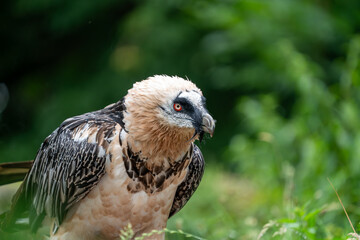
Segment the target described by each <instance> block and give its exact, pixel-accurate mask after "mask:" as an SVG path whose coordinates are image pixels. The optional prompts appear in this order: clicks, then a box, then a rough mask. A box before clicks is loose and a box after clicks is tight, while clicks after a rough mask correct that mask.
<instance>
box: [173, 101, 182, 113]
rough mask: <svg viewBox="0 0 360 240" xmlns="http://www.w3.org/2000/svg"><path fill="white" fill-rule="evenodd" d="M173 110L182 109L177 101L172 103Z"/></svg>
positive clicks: (178, 110)
mask: <svg viewBox="0 0 360 240" xmlns="http://www.w3.org/2000/svg"><path fill="white" fill-rule="evenodd" d="M174 110H175V111H177V112H180V111H181V110H182V106H181V105H180V104H179V103H174Z"/></svg>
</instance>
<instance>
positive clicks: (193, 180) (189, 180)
mask: <svg viewBox="0 0 360 240" xmlns="http://www.w3.org/2000/svg"><path fill="white" fill-rule="evenodd" d="M204 166H205V161H204V157H203V155H202V153H201V151H200V149H199V148H198V146H196V145H195V144H193V154H192V160H191V162H190V164H189V167H188V172H187V174H186V177H185V179H184V181H183V182H182V183H181V184H180V185H179V186H178V188H177V190H176V193H175V197H174V202H173V205H172V207H171V210H170V214H169V218H170V217H171V216H173V215H174V214H175V213H177V212H178V211H180V209H181V208H183V207H184V206H185V204H186V203H187V201H189V199H190V198H191V196H192V195H193V193H194V192H195V190H196V189H197V187H198V186H199V184H200V181H201V178H202V176H203V173H204Z"/></svg>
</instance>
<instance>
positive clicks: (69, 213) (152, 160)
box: [3, 76, 215, 240]
mask: <svg viewBox="0 0 360 240" xmlns="http://www.w3.org/2000/svg"><path fill="white" fill-rule="evenodd" d="M176 104H177V105H176ZM179 106H180V107H179ZM179 109H180V110H179ZM214 127H215V123H214V120H213V119H212V117H211V116H210V115H209V114H208V112H207V110H206V108H205V99H204V97H203V96H202V93H201V91H200V90H199V89H198V88H197V87H196V86H195V85H194V84H193V83H192V82H190V81H188V80H184V79H182V78H178V77H168V76H154V77H151V78H149V79H147V80H144V81H141V82H138V83H136V84H134V86H133V88H132V89H130V90H129V91H128V94H127V95H126V96H125V97H124V98H123V99H122V100H120V101H119V102H117V103H115V104H112V105H109V106H108V107H106V108H104V109H102V110H99V111H95V112H91V113H86V114H83V115H80V116H76V117H73V118H69V119H67V120H65V121H64V122H63V123H62V124H61V125H60V127H59V128H57V129H56V130H55V131H54V132H53V133H52V134H51V135H50V136H48V137H47V138H46V139H45V141H44V142H43V144H42V145H41V147H40V149H39V151H38V154H37V156H36V159H35V161H34V164H33V166H32V168H31V170H30V172H29V173H28V175H27V176H26V178H25V180H24V182H23V184H22V185H21V187H20V189H19V190H18V192H17V194H16V195H15V197H14V199H13V206H12V209H11V211H10V212H9V213H8V214H7V215H6V219H5V220H6V221H5V222H4V223H3V227H4V228H7V229H10V228H11V227H13V225H14V223H15V222H16V219H18V218H21V217H23V216H26V214H28V216H29V220H30V221H29V222H30V227H31V229H32V231H36V230H37V229H38V228H39V226H40V225H41V224H42V222H43V220H44V218H50V219H51V220H52V222H53V224H52V228H51V239H53V240H55V239H62V240H63V239H74V240H76V239H117V238H118V237H119V234H120V230H122V229H123V228H124V227H125V226H127V225H128V224H129V223H130V224H131V225H132V228H133V231H134V233H135V236H139V235H141V234H142V233H146V232H150V231H151V230H153V229H158V230H159V229H163V228H164V227H165V226H166V222H167V220H168V218H169V217H171V216H172V215H174V214H175V213H176V212H178V211H179V210H180V209H181V208H182V207H183V206H184V205H185V204H186V202H187V201H188V200H189V198H190V197H191V195H192V194H193V193H194V191H195V190H196V188H197V187H198V185H199V183H200V180H201V177H202V174H203V171H204V159H203V156H202V154H201V152H200V149H199V148H198V147H197V146H196V145H195V144H194V143H193V142H194V141H195V139H197V138H202V135H203V134H204V131H205V132H208V133H210V134H212V133H213V131H214ZM163 237H164V236H163V235H161V234H160V235H158V236H152V237H151V239H163Z"/></svg>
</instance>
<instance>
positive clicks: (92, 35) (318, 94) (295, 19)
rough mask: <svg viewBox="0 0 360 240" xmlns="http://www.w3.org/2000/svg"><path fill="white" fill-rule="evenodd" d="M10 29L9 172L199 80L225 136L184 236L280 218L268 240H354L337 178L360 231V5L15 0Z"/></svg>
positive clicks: (212, 153) (183, 221)
mask: <svg viewBox="0 0 360 240" xmlns="http://www.w3.org/2000/svg"><path fill="white" fill-rule="evenodd" d="M0 19H1V21H0V30H1V31H0V33H1V55H0V81H1V82H2V83H4V84H5V85H4V84H1V83H0V84H1V85H0V111H2V112H0V162H12V161H25V160H31V159H33V158H34V157H35V155H36V151H37V149H38V147H39V146H40V144H41V142H42V141H43V139H44V138H45V137H46V136H47V135H49V134H50V133H51V132H52V131H53V130H54V129H55V128H56V127H57V126H58V125H59V124H60V123H61V122H62V121H63V120H64V119H66V118H68V117H71V116H74V115H78V114H82V113H84V112H88V111H92V110H97V109H100V108H102V107H104V106H106V105H108V104H110V103H112V102H115V101H117V100H119V99H120V98H121V97H122V96H124V95H125V94H126V91H127V89H129V88H130V87H131V86H132V84H133V83H134V82H136V81H139V80H142V79H145V78H147V77H148V76H151V75H154V74H168V75H178V76H181V77H186V76H187V77H188V78H189V79H191V80H192V81H194V82H195V83H196V84H197V85H198V87H200V88H201V89H202V90H203V92H204V95H205V96H206V98H207V105H208V109H209V110H210V112H211V113H212V115H213V116H214V118H215V119H217V126H216V132H215V135H214V137H213V138H212V139H207V140H206V141H205V143H204V144H201V149H202V151H203V153H204V155H205V158H206V161H207V170H206V174H205V177H204V180H203V182H202V184H201V186H200V188H199V190H198V191H197V193H196V194H195V195H194V197H193V199H192V200H191V201H190V202H189V204H188V205H187V206H186V207H185V208H184V210H182V212H180V213H179V214H178V215H177V216H175V217H174V218H173V219H171V220H170V222H169V226H168V227H169V228H170V229H177V228H180V229H183V230H184V231H187V232H190V233H192V234H195V235H198V236H200V237H203V238H206V239H256V238H257V236H258V235H259V234H260V231H261V230H262V229H263V226H264V225H265V224H266V223H267V222H269V221H270V220H272V222H271V223H272V224H273V225H271V224H270V225H267V228H268V229H267V228H264V229H263V230H266V229H267V231H266V232H265V233H264V235H263V236H262V237H261V239H270V238H275V239H346V234H347V233H348V232H351V228H350V225H349V223H348V222H347V220H346V217H345V215H344V213H343V212H342V210H341V207H340V205H339V204H338V202H337V198H336V195H335V193H334V192H333V190H332V189H331V186H330V185H329V183H328V182H327V178H330V179H331V180H332V182H333V183H334V185H335V186H336V188H337V189H338V191H339V194H340V196H341V198H342V200H343V203H344V205H345V206H346V208H347V210H348V211H349V214H350V217H351V218H352V221H353V223H354V224H355V226H358V224H359V222H360V202H359V199H360V191H359V189H360V184H359V183H360V167H359V165H360V124H359V123H358V122H359V119H360V64H359V59H360V1H359V0H346V1H341V0H317V1H310V0H303V1H295V0H273V1H266V0H196V1H195V0H193V1H185V0H173V1H164V0H163V1H160V0H154V1H115V0H102V1H100V0H93V1H86V0H77V1H47V0H33V1H26V0H13V1H9V0H4V1H2V3H1V8H0ZM5 86H6V87H5ZM6 89H7V90H8V91H7V90H6ZM9 198H10V196H9V194H1V199H0V201H1V202H0V203H1V205H0V206H1V207H2V209H0V212H1V211H4V210H5V209H6V204H5V203H4V204H2V202H6V201H8V200H9ZM274 233H275V234H274ZM0 237H1V236H0ZM9 238H10V237H9ZM168 238H169V239H184V236H183V235H181V234H180V235H176V236H175V235H169V236H168ZM14 239H15V237H14Z"/></svg>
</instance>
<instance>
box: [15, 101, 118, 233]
mask: <svg viewBox="0 0 360 240" xmlns="http://www.w3.org/2000/svg"><path fill="white" fill-rule="evenodd" d="M123 110H124V105H123V101H119V102H118V103H116V104H113V105H110V106H108V107H107V108H105V109H102V110H99V111H95V112H91V113H86V114H83V115H80V116H76V117H73V118H69V119H67V120H65V121H64V122H63V123H62V124H61V125H60V127H59V128H57V129H56V130H55V131H54V132H53V133H52V134H51V135H50V136H48V137H47V138H46V139H45V141H44V142H43V144H42V145H41V147H40V149H39V151H38V154H37V156H36V158H35V161H34V164H33V166H32V168H31V170H30V172H29V173H28V175H27V176H26V178H25V180H24V182H23V184H22V186H21V187H20V189H19V191H18V192H17V194H16V196H15V197H14V199H13V202H14V203H13V204H14V205H15V206H16V205H24V203H17V202H20V201H23V202H25V203H28V204H30V206H28V207H26V206H24V207H23V208H28V209H30V213H29V218H30V219H29V220H30V224H31V225H30V227H31V229H32V231H33V232H35V231H36V230H37V229H38V228H39V226H40V224H41V223H42V221H43V218H44V216H45V215H48V216H49V217H50V218H53V219H54V220H55V221H54V225H53V231H52V232H53V233H55V232H56V231H57V229H58V227H59V226H60V224H61V223H62V222H63V220H64V217H65V216H66V214H67V212H68V211H69V209H70V208H71V207H72V206H73V205H74V204H75V203H77V202H79V201H80V200H81V199H83V198H84V197H85V196H86V195H87V194H88V193H89V192H90V191H91V189H92V188H93V187H94V186H96V184H97V183H98V182H99V180H100V179H101V178H102V176H103V175H104V174H105V163H106V161H107V160H109V161H111V155H110V154H108V153H106V152H107V148H108V146H109V143H110V142H111V141H112V140H113V137H114V136H115V126H116V125H117V124H120V125H123V123H122V117H121V114H120V113H121V112H122V111H123ZM25 205H26V204H25ZM15 215H16V214H15ZM12 218H16V216H12Z"/></svg>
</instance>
